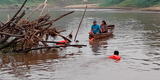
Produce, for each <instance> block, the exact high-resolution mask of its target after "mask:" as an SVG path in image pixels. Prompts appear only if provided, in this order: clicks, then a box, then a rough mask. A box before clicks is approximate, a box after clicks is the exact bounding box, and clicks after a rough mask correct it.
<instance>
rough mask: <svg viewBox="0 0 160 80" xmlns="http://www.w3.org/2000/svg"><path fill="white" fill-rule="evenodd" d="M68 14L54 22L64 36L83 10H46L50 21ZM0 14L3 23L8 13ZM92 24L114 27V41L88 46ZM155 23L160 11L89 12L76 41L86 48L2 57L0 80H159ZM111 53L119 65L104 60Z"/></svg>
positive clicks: (159, 37)
mask: <svg viewBox="0 0 160 80" xmlns="http://www.w3.org/2000/svg"><path fill="white" fill-rule="evenodd" d="M71 10H75V11H76V12H75V13H74V14H71V15H69V16H67V17H65V18H63V19H62V20H61V21H58V22H57V23H56V26H57V28H59V29H65V30H67V31H66V32H63V33H62V34H63V35H65V34H69V33H70V32H72V30H73V31H74V33H75V30H76V29H77V26H78V24H79V22H80V19H81V15H82V10H81V9H69V10H66V9H63V10H56V11H55V10H50V14H51V15H52V16H53V17H57V16H59V15H60V14H63V13H66V12H67V11H71ZM0 13H1V14H0V18H1V20H5V19H6V17H7V14H12V12H11V11H10V10H9V11H8V10H0ZM33 15H36V14H33ZM93 20H97V21H98V23H100V21H101V20H107V23H108V24H114V25H115V26H116V27H115V29H114V33H113V34H114V36H113V37H111V38H109V39H105V40H102V41H99V42H95V43H92V44H90V43H89V42H88V32H89V30H90V25H91V24H92V21H93ZM159 21H160V13H159V12H148V11H126V10H112V9H89V10H88V11H87V13H86V16H85V18H84V21H83V24H82V26H81V29H80V32H79V35H78V37H77V39H78V40H79V43H80V44H86V45H87V47H83V48H73V47H68V48H63V49H59V50H52V51H48V52H46V53H28V54H23V53H22V54H13V53H8V54H0V80H160V77H159V76H160V22H159ZM57 40H60V38H58V39H57ZM114 50H119V52H120V55H121V57H122V60H121V61H120V62H115V61H114V60H110V59H107V56H109V55H112V54H113V52H114Z"/></svg>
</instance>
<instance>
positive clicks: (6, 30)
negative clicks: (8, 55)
mask: <svg viewBox="0 0 160 80" xmlns="http://www.w3.org/2000/svg"><path fill="white" fill-rule="evenodd" d="M26 2H27V0H25V1H24V3H23V5H22V6H21V7H20V9H19V10H18V11H17V12H16V14H15V15H14V16H13V17H12V18H11V19H10V20H9V21H8V22H6V23H4V22H1V24H0V50H4V49H12V51H15V52H17V51H26V50H28V49H33V48H37V47H39V46H40V45H41V46H42V47H47V46H48V45H47V44H46V43H45V42H44V41H47V40H48V37H49V36H51V37H55V36H61V37H63V38H64V39H67V38H66V37H64V36H62V35H60V31H57V30H56V28H54V25H53V24H54V22H56V21H58V20H60V19H61V18H63V17H64V16H67V15H69V14H71V13H73V11H71V12H68V13H66V14H64V15H61V16H60V17H58V18H56V19H51V16H50V15H48V14H46V15H43V16H41V17H39V18H38V19H35V20H29V19H26V18H24V16H25V15H26V12H25V10H23V7H24V6H25V4H26ZM67 40H68V39H67Z"/></svg>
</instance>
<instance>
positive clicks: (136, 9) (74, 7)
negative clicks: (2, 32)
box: [0, 4, 160, 12]
mask: <svg viewBox="0 0 160 80" xmlns="http://www.w3.org/2000/svg"><path fill="white" fill-rule="evenodd" d="M87 6H88V9H117V10H128V11H133V10H135V11H153V12H160V6H155V7H147V8H133V7H117V6H110V7H99V6H98V4H87ZM25 8H26V9H30V10H32V9H34V8H36V6H30V7H29V6H26V7H25ZM48 8H49V9H84V8H86V5H83V4H79V5H69V6H65V7H59V6H48ZM8 9H9V10H10V9H13V10H14V9H19V7H0V10H8Z"/></svg>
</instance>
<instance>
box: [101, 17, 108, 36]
mask: <svg viewBox="0 0 160 80" xmlns="http://www.w3.org/2000/svg"><path fill="white" fill-rule="evenodd" d="M100 28H101V33H107V32H108V26H107V23H106V21H105V20H103V21H102V23H101V26H100Z"/></svg>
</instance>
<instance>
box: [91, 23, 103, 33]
mask: <svg viewBox="0 0 160 80" xmlns="http://www.w3.org/2000/svg"><path fill="white" fill-rule="evenodd" d="M100 32H101V28H100V26H99V25H98V24H97V21H93V25H92V26H91V33H92V34H99V33H100Z"/></svg>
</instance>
